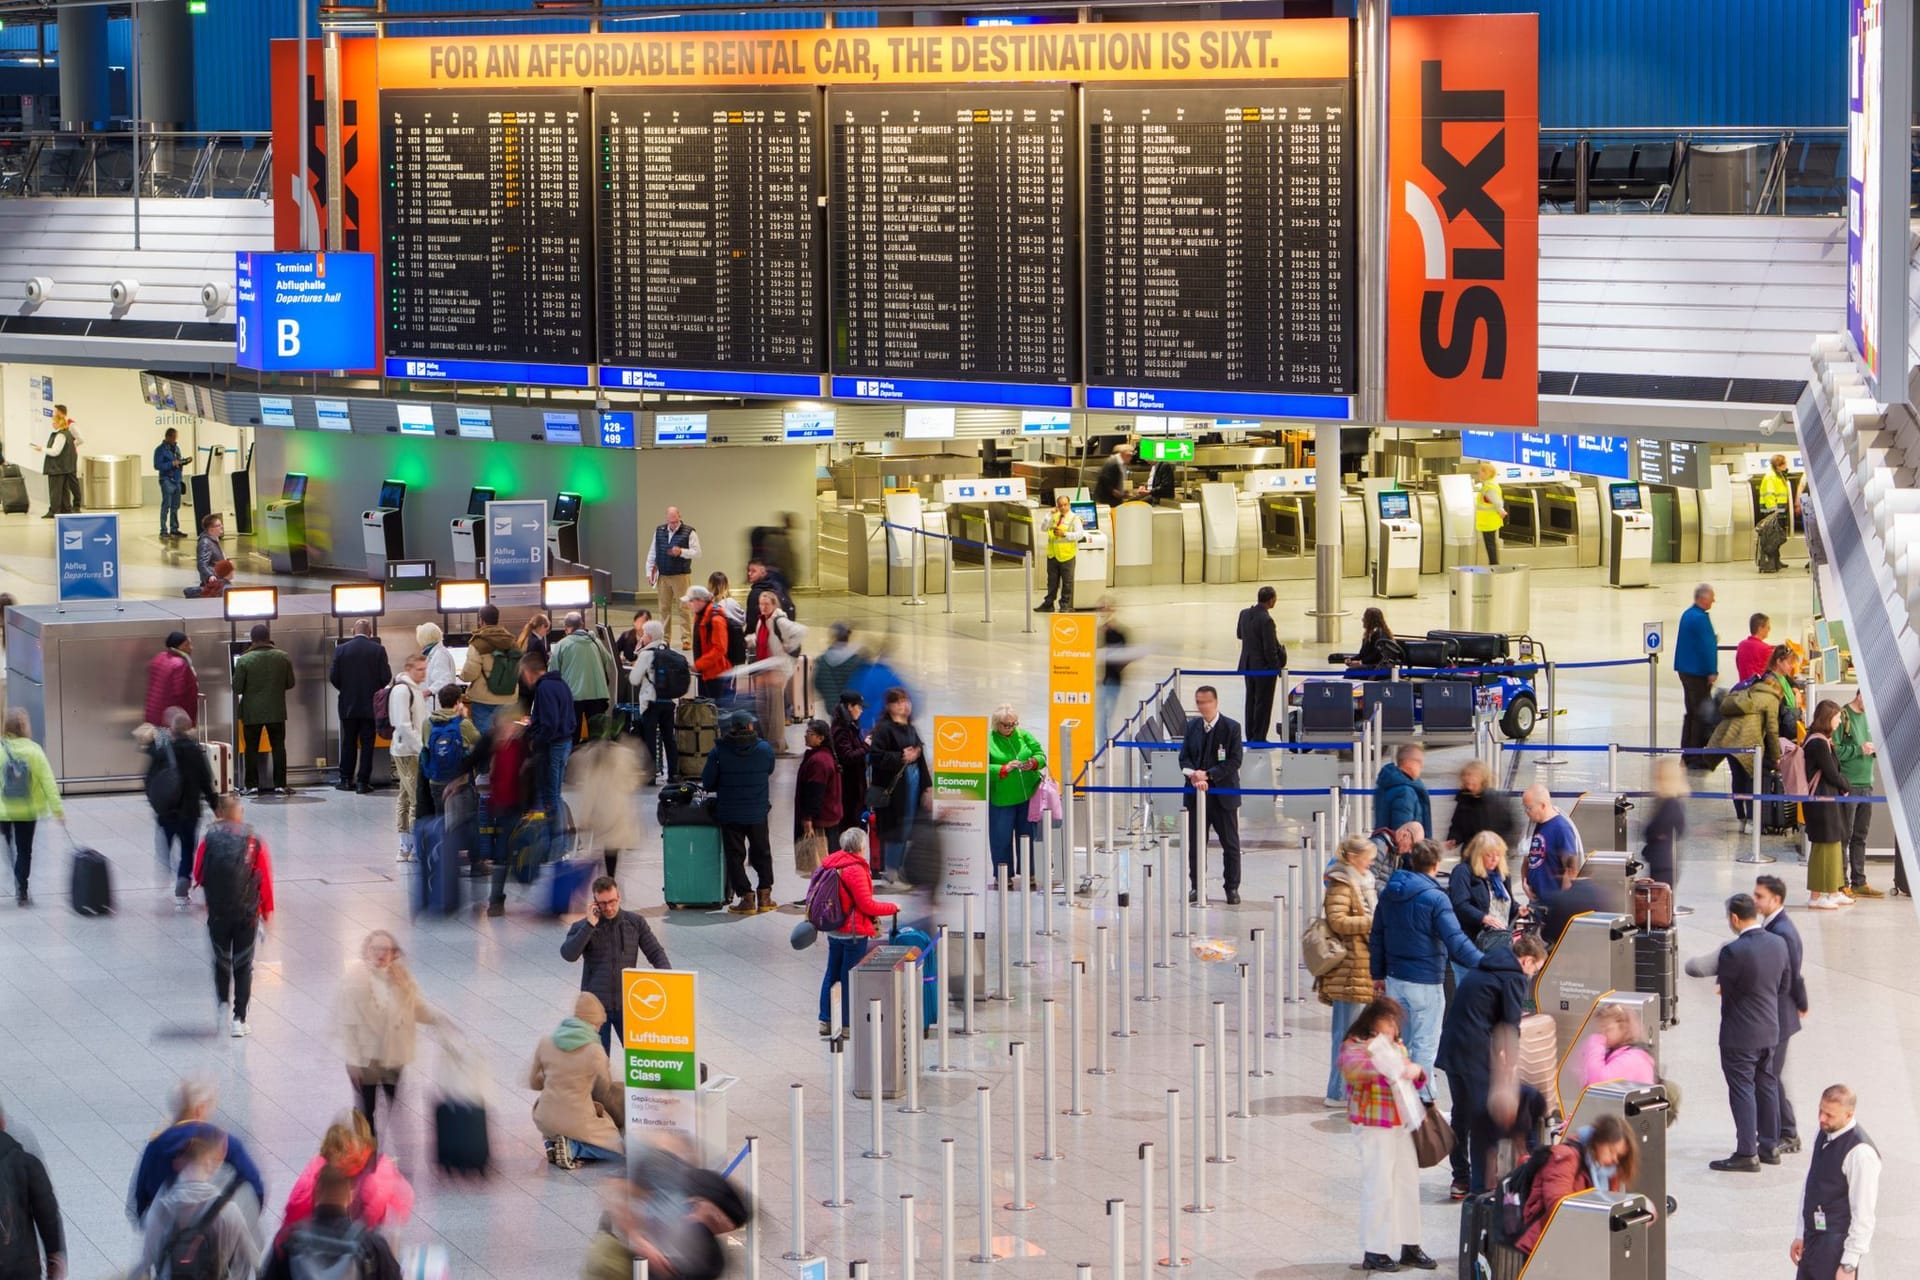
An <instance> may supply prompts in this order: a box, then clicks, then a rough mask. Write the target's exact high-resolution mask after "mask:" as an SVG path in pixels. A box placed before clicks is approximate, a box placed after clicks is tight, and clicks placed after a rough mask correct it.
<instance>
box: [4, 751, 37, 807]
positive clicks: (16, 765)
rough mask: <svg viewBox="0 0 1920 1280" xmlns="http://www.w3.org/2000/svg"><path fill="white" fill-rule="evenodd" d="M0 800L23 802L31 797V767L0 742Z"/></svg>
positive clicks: (21, 756)
mask: <svg viewBox="0 0 1920 1280" xmlns="http://www.w3.org/2000/svg"><path fill="white" fill-rule="evenodd" d="M0 755H3V756H4V757H5V758H4V759H0V800H25V799H28V798H29V797H31V796H32V795H33V766H32V765H30V764H28V763H27V758H26V757H25V756H23V755H15V754H14V753H13V748H12V747H9V746H7V745H6V742H5V741H4V740H0Z"/></svg>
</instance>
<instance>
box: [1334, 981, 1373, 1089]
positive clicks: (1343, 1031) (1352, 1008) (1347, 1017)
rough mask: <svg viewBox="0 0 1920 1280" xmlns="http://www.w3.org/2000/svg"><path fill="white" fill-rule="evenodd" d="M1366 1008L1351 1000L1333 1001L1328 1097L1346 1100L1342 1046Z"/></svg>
mask: <svg viewBox="0 0 1920 1280" xmlns="http://www.w3.org/2000/svg"><path fill="white" fill-rule="evenodd" d="M1364 1008H1366V1006H1365V1005H1363V1004H1355V1003H1354V1002H1353V1001H1351V1000H1335V1001H1334V1002H1333V1049H1332V1051H1331V1052H1330V1053H1329V1055H1328V1065H1327V1097H1328V1098H1329V1099H1332V1100H1337V1101H1340V1102H1344V1101H1346V1098H1347V1081H1346V1077H1344V1076H1342V1075H1341V1074H1340V1046H1341V1045H1342V1044H1343V1043H1345V1041H1346V1038H1347V1028H1348V1027H1351V1026H1352V1025H1353V1020H1354V1019H1355V1018H1357V1017H1359V1016H1360V1011H1361V1010H1362V1009H1364Z"/></svg>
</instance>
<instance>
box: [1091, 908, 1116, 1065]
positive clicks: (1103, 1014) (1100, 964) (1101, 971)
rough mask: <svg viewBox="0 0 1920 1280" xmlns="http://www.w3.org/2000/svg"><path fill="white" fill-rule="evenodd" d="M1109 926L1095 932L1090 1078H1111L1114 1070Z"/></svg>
mask: <svg viewBox="0 0 1920 1280" xmlns="http://www.w3.org/2000/svg"><path fill="white" fill-rule="evenodd" d="M1107 937H1108V934H1107V926H1106V925H1100V926H1099V927H1098V928H1096V929H1094V931H1093V970H1094V977H1093V1066H1092V1067H1090V1068H1088V1070H1087V1074H1088V1075H1090V1076H1110V1075H1112V1074H1113V1068H1112V1067H1111V1066H1109V1065H1108V1064H1107V1037H1108V1032H1107V964H1108V960H1107V952H1108V948H1107Z"/></svg>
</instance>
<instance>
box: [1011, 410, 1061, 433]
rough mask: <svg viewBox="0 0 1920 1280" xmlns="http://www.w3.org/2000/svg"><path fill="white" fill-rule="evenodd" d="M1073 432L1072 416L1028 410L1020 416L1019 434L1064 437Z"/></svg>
mask: <svg viewBox="0 0 1920 1280" xmlns="http://www.w3.org/2000/svg"><path fill="white" fill-rule="evenodd" d="M1072 430H1073V415H1072V414H1070V413H1052V412H1048V411H1044V410H1031V409H1030V410H1028V411H1027V412H1025V413H1023V414H1021V415H1020V433H1021V434H1022V435H1029V436H1064V435H1066V434H1067V433H1068V432H1070V431H1072Z"/></svg>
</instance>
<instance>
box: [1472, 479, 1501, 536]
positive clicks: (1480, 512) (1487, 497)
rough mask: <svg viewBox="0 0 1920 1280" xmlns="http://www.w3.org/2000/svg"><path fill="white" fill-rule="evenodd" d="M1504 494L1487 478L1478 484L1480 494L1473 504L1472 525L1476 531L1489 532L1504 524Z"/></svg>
mask: <svg viewBox="0 0 1920 1280" xmlns="http://www.w3.org/2000/svg"><path fill="white" fill-rule="evenodd" d="M1506 510H1507V500H1506V496H1505V495H1504V494H1502V493H1501V492H1500V486H1499V485H1498V484H1496V483H1495V482H1494V481H1492V480H1489V481H1487V482H1486V483H1485V484H1483V485H1481V486H1480V496H1479V498H1478V499H1477V500H1475V502H1474V504H1473V527H1474V530H1475V532H1477V533H1489V532H1493V531H1495V530H1498V529H1499V528H1500V527H1501V526H1502V525H1504V524H1506V522H1507V516H1506Z"/></svg>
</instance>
